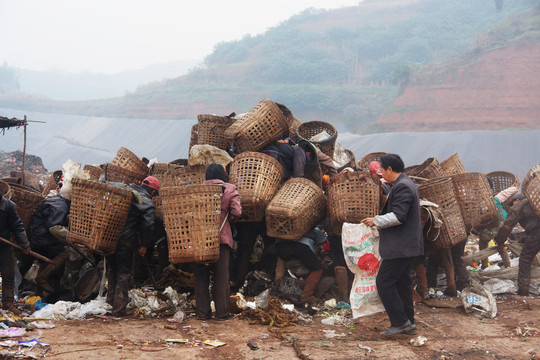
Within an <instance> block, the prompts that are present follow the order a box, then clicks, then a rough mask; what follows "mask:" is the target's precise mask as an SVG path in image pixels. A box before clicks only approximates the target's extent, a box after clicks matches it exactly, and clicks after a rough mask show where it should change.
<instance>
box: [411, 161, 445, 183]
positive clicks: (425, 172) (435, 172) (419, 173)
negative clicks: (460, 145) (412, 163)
mask: <svg viewBox="0 0 540 360" xmlns="http://www.w3.org/2000/svg"><path fill="white" fill-rule="evenodd" d="M408 175H412V176H416V177H419V178H423V179H436V178H440V177H444V176H445V175H444V172H443V171H442V168H441V166H440V165H439V162H438V161H437V159H436V158H434V157H430V158H428V159H426V161H424V162H423V163H422V164H420V165H419V166H417V167H415V168H414V169H413V170H411V171H410V172H409V173H408Z"/></svg>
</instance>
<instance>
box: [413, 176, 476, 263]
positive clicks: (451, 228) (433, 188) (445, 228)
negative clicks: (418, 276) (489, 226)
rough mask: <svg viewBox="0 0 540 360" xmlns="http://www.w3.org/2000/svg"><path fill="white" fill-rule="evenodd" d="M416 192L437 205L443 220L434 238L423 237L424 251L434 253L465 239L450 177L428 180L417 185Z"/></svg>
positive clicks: (459, 210)
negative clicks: (437, 234)
mask: <svg viewBox="0 0 540 360" xmlns="http://www.w3.org/2000/svg"><path fill="white" fill-rule="evenodd" d="M418 194H419V195H420V198H421V199H425V200H428V201H431V202H433V203H435V204H437V205H439V208H438V209H439V211H440V212H439V213H440V214H441V215H442V219H441V220H442V221H443V224H442V226H441V229H440V232H439V236H438V237H437V238H435V239H434V240H431V239H425V240H426V241H425V248H426V252H428V253H434V252H436V251H438V250H442V249H447V248H450V247H452V246H454V245H456V244H458V243H460V242H462V241H464V240H466V239H467V231H466V228H465V222H464V221H463V216H462V215H461V209H460V207H459V203H458V201H457V198H456V193H455V192H454V186H453V184H452V179H451V178H449V177H444V178H438V179H432V180H429V181H427V182H425V183H424V184H422V185H420V186H419V187H418Z"/></svg>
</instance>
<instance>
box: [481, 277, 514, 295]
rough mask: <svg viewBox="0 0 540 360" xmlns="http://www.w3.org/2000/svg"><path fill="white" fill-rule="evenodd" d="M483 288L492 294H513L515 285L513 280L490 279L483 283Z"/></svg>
mask: <svg viewBox="0 0 540 360" xmlns="http://www.w3.org/2000/svg"><path fill="white" fill-rule="evenodd" d="M484 287H485V288H486V290H487V291H489V292H490V293H492V294H507V293H515V292H516V290H517V289H516V285H515V283H514V281H513V280H504V279H497V278H492V279H489V280H487V281H486V282H484Z"/></svg>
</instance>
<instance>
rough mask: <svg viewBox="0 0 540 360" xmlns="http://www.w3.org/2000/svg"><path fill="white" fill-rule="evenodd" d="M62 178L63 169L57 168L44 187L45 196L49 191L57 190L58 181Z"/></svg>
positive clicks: (43, 193)
mask: <svg viewBox="0 0 540 360" xmlns="http://www.w3.org/2000/svg"><path fill="white" fill-rule="evenodd" d="M61 178H62V170H56V171H54V172H53V173H52V174H51V175H50V176H49V180H48V181H47V184H45V186H44V187H43V190H42V191H41V194H42V195H43V196H47V195H49V192H50V191H51V190H55V189H56V187H57V186H58V182H59V181H60V179H61Z"/></svg>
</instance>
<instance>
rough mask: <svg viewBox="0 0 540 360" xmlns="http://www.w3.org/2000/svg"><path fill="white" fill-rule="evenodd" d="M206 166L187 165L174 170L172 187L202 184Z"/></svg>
mask: <svg viewBox="0 0 540 360" xmlns="http://www.w3.org/2000/svg"><path fill="white" fill-rule="evenodd" d="M205 172H206V166H204V165H187V166H181V167H179V168H175V169H174V186H181V185H194V184H202V183H203V182H204V175H205Z"/></svg>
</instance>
